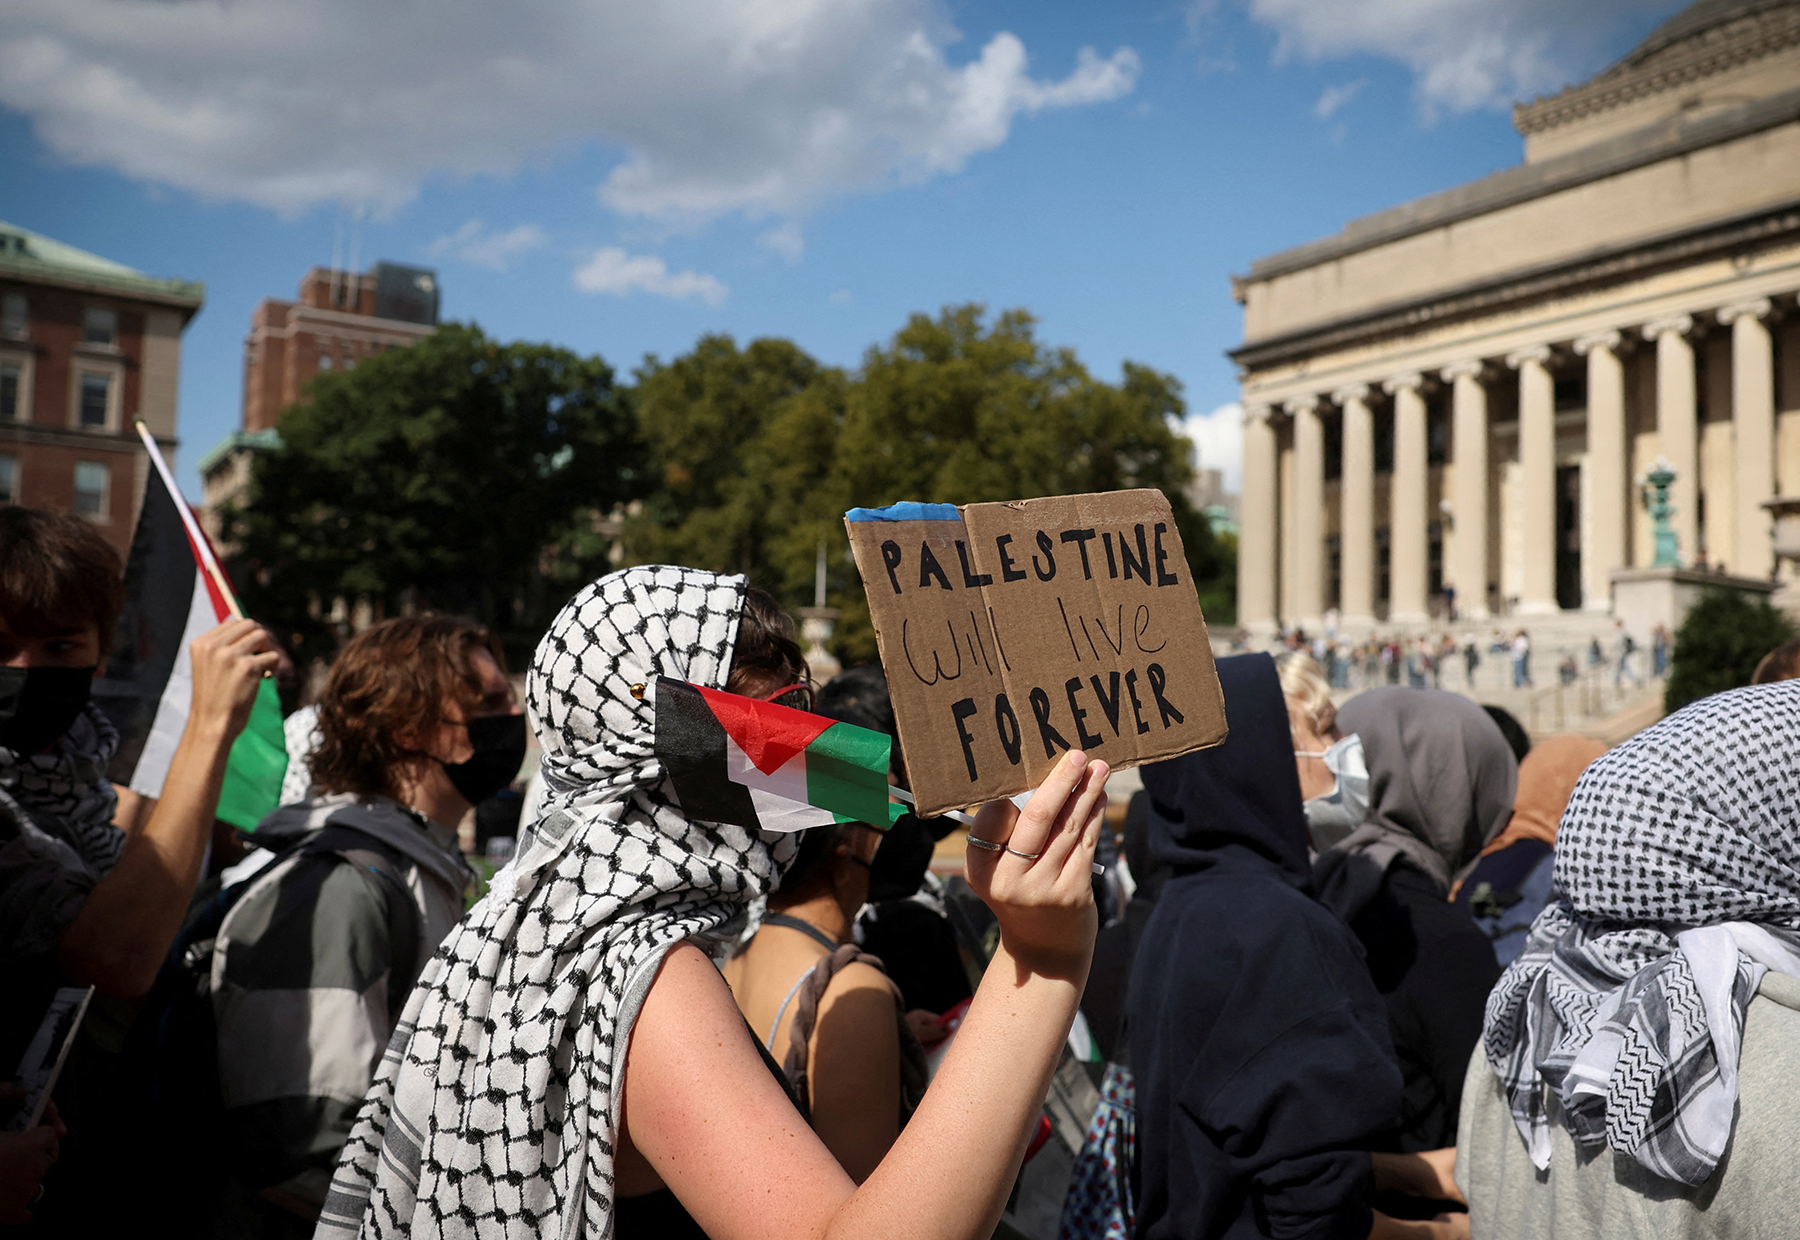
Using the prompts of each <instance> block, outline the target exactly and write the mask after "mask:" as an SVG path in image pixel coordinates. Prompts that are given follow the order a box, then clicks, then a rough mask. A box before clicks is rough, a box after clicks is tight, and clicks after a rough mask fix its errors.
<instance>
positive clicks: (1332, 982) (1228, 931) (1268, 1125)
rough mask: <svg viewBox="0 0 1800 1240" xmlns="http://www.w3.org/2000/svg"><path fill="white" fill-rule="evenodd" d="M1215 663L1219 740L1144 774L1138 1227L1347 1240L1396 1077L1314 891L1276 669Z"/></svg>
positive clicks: (1374, 1010) (1255, 658) (1152, 1234)
mask: <svg viewBox="0 0 1800 1240" xmlns="http://www.w3.org/2000/svg"><path fill="white" fill-rule="evenodd" d="M1218 668H1219V681H1220V684H1221V686H1222V687H1223V689H1224V692H1225V714H1226V721H1227V723H1228V724H1229V725H1230V729H1231V731H1230V735H1229V737H1228V738H1227V740H1226V741H1225V743H1224V744H1222V745H1220V746H1218V747H1216V748H1214V749H1210V750H1205V751H1202V752H1200V753H1194V754H1188V755H1186V756H1185V757H1181V758H1177V759H1173V760H1171V761H1168V762H1162V763H1158V764H1156V765H1154V766H1149V767H1146V768H1145V769H1144V786H1145V788H1146V789H1147V790H1148V792H1149V793H1150V798H1151V805H1152V819H1151V845H1152V848H1153V850H1154V852H1155V854H1156V857H1157V859H1158V860H1159V861H1161V862H1163V863H1165V864H1167V865H1168V866H1170V867H1171V870H1172V873H1171V874H1170V876H1169V878H1168V881H1167V882H1166V883H1165V884H1164V885H1163V889H1162V896H1161V899H1160V900H1159V901H1158V902H1157V905H1156V911H1155V913H1154V914H1152V916H1151V918H1150V922H1149V925H1148V926H1147V927H1146V928H1145V931H1144V937H1143V941H1142V943H1141V945H1140V947H1139V950H1138V953H1137V960H1136V963H1135V966H1134V968H1133V970H1132V976H1131V998H1130V1004H1129V1013H1130V1015H1129V1022H1130V1025H1129V1031H1128V1032H1129V1038H1130V1044H1131V1057H1132V1059H1131V1062H1132V1067H1133V1069H1134V1071H1135V1073H1136V1076H1137V1105H1138V1143H1139V1144H1138V1165H1139V1175H1140V1188H1139V1197H1138V1214H1137V1235H1138V1236H1140V1237H1144V1238H1146V1240H1150V1238H1156V1240H1160V1238H1162V1237H1180V1238H1181V1240H1201V1238H1203V1237H1206V1238H1210V1237H1232V1238H1234V1240H1235V1238H1238V1237H1253V1236H1259V1237H1260V1236H1276V1237H1282V1238H1283V1240H1312V1238H1314V1237H1318V1238H1321V1240H1323V1238H1325V1237H1330V1238H1332V1240H1337V1238H1338V1237H1344V1238H1350V1237H1354V1238H1355V1240H1363V1237H1366V1236H1367V1235H1368V1234H1369V1227H1370V1223H1371V1218H1370V1211H1369V1207H1368V1205H1367V1200H1368V1197H1369V1195H1370V1192H1371V1191H1372V1188H1373V1177H1372V1174H1371V1171H1370V1160H1369V1153H1368V1151H1369V1150H1370V1148H1371V1147H1372V1145H1373V1144H1374V1142H1375V1140H1376V1139H1377V1136H1378V1134H1379V1133H1381V1131H1382V1130H1383V1129H1385V1128H1388V1127H1389V1126H1391V1125H1392V1124H1393V1122H1394V1120H1395V1118H1396V1116H1397V1114H1398V1112H1399V1108H1400V1089H1401V1081H1400V1071H1399V1068H1398V1066H1397V1065H1396V1063H1395V1061H1394V1053H1393V1047H1392V1045H1391V1043H1390V1042H1389V1039H1388V1029H1387V1020H1386V1016H1385V1013H1384V1011H1383V1005H1382V1001H1381V997H1380V996H1379V995H1378V994H1377V993H1376V992H1375V987H1374V985H1373V983H1371V982H1370V980H1369V976H1368V970H1367V967H1366V966H1365V965H1364V963H1363V957H1362V949H1361V948H1360V946H1359V945H1358V944H1357V941H1356V937H1355V935H1353V934H1352V933H1351V932H1350V930H1349V928H1348V927H1347V926H1345V925H1344V923H1343V922H1342V921H1340V920H1339V919H1338V918H1337V917H1336V916H1334V915H1333V914H1332V913H1331V912H1330V911H1329V910H1328V909H1326V908H1325V907H1324V906H1323V905H1321V904H1319V903H1318V902H1317V901H1316V900H1314V899H1313V896H1312V886H1311V883H1312V879H1311V871H1310V868H1309V867H1308V864H1307V856H1306V824H1305V821H1304V818H1303V817H1302V814H1301V809H1300V784H1299V777H1298V775H1297V774H1296V772H1295V769H1294V759H1293V752H1292V751H1293V743H1292V740H1291V738H1290V736H1289V732H1288V722H1287V709H1286V705H1285V704H1284V702H1283V700H1282V696H1281V687H1280V683H1279V681H1277V679H1276V676H1275V665H1274V662H1273V661H1272V660H1271V659H1270V658H1269V657H1268V656H1267V655H1261V654H1255V655H1243V656H1240V657H1237V658H1230V659H1222V660H1220V661H1219V664H1218Z"/></svg>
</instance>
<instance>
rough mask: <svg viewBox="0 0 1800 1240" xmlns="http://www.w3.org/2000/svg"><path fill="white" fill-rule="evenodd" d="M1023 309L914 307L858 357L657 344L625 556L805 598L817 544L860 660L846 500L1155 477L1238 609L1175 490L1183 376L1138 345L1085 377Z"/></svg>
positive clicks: (945, 499) (1205, 589) (947, 498)
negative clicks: (642, 473)
mask: <svg viewBox="0 0 1800 1240" xmlns="http://www.w3.org/2000/svg"><path fill="white" fill-rule="evenodd" d="M1033 326H1034V320H1033V319H1032V317H1031V316H1030V315H1029V314H1027V313H1025V312H1024V311H1010V312H1008V313H1005V314H1002V315H1000V316H999V317H998V318H997V319H996V320H994V321H993V322H992V323H991V324H990V323H989V322H988V321H987V319H986V316H985V315H984V313H983V311H982V309H981V308H980V307H979V306H973V305H969V306H958V307H951V308H948V309H946V310H944V311H943V312H942V313H941V314H939V315H938V316H937V317H936V318H930V317H927V316H925V315H914V316H913V317H912V318H911V319H910V320H909V321H908V322H907V324H906V326H905V327H903V328H902V329H901V330H900V331H899V332H898V333H897V334H896V335H895V336H894V338H893V340H892V341H891V342H889V343H887V344H886V345H881V346H877V347H875V348H872V349H870V350H869V352H868V353H867V354H866V355H865V357H864V359H863V364H862V366H861V368H860V369H859V370H858V371H857V372H855V373H854V374H845V373H843V372H842V371H839V370H836V369H833V368H830V367H825V366H821V365H820V364H818V363H817V362H815V361H813V360H812V359H811V358H809V357H807V356H806V355H805V354H804V353H802V352H801V351H800V350H799V349H798V348H796V347H795V346H793V345H792V344H789V343H787V342H785V341H774V340H758V341H755V342H753V343H752V344H750V345H749V346H748V347H747V348H744V349H741V350H740V349H738V348H737V347H736V345H735V344H734V343H733V342H732V341H731V340H730V339H729V338H727V337H720V336H712V337H707V338H706V339H704V340H702V341H701V342H700V344H699V345H698V346H697V347H696V348H695V350H694V351H693V352H692V353H691V354H688V355H687V356H685V357H682V358H678V359H676V360H675V361H673V362H670V363H668V364H666V365H665V364H663V363H661V362H658V361H656V360H655V359H651V360H650V361H649V362H647V363H646V365H645V367H644V368H643V370H641V371H640V372H639V402H638V412H639V417H640V419H641V425H642V431H643V435H644V437H645V439H646V440H647V441H648V442H649V444H650V445H651V447H652V449H653V451H654V452H655V454H656V458H657V463H658V469H659V470H660V474H659V476H658V478H657V483H656V488H655V491H654V493H653V494H652V495H651V497H650V498H649V499H648V500H647V501H646V503H645V506H644V510H643V514H642V516H641V517H640V518H638V519H637V520H635V521H633V522H631V523H629V524H628V526H627V529H626V553H627V558H628V559H629V560H630V561H631V562H634V563H644V562H649V561H655V560H672V561H675V562H678V563H683V564H689V565H692V566H695V567H703V568H714V569H719V570H729V571H737V572H746V573H749V574H750V576H751V578H752V580H754V581H756V582H757V583H758V584H761V585H763V586H764V587H765V588H768V589H770V590H772V591H773V592H775V593H776V594H777V595H778V596H779V597H780V598H781V599H782V601H783V602H785V603H787V604H788V605H790V606H800V605H805V604H809V603H811V602H812V601H813V582H814V573H815V566H816V563H817V555H818V548H819V547H820V545H821V544H823V545H824V547H825V548H826V550H827V564H828V573H827V602H828V603H829V604H830V605H832V606H835V607H838V608H840V609H842V611H843V613H844V615H843V619H842V620H841V621H840V623H839V628H838V637H837V641H836V645H837V647H838V652H839V654H840V655H841V656H843V657H845V658H847V659H855V658H870V657H873V655H874V653H875V646H874V635H873V632H872V630H871V628H870V626H869V619H868V607H867V602H866V600H865V599H864V597H863V591H862V586H861V583H860V581H859V580H858V578H857V576H856V572H855V568H854V566H853V565H852V563H851V560H850V556H849V549H848V546H847V544H846V542H845V538H844V532H843V523H842V517H843V513H844V511H845V510H846V509H848V508H852V507H856V506H859V505H860V506H866V507H874V506H880V505H884V504H890V503H894V502H897V501H900V500H908V499H912V500H926V501H933V502H942V503H956V504H966V503H976V502H982V501H994V500H1010V499H1028V498H1032V497H1035V496H1040V495H1061V494H1072V493H1078V492H1084V491H1107V490H1114V489H1118V488H1123V487H1138V486H1145V487H1160V488H1161V489H1162V490H1163V491H1164V492H1165V493H1166V494H1167V495H1168V496H1169V499H1170V502H1171V504H1172V505H1173V506H1174V509H1175V515H1176V521H1177V523H1178V525H1179V528H1180V530H1181V534H1182V540H1183V543H1184V544H1185V546H1186V548H1187V553H1188V560H1189V564H1190V567H1191V569H1192V571H1193V573H1194V578H1195V580H1196V581H1197V582H1199V583H1201V585H1202V602H1203V604H1204V605H1205V606H1207V607H1208V608H1209V610H1210V611H1211V612H1212V613H1213V615H1214V617H1215V619H1221V620H1228V619H1230V615H1229V613H1230V610H1231V596H1230V589H1231V577H1232V574H1233V568H1234V566H1233V565H1232V564H1231V563H1230V561H1229V559H1228V558H1227V556H1226V555H1225V554H1224V552H1223V549H1222V548H1221V547H1220V545H1219V544H1218V543H1216V542H1215V541H1214V539H1213V538H1212V536H1211V532H1210V530H1209V528H1208V527H1207V525H1206V523H1205V520H1204V519H1203V518H1201V517H1200V516H1199V515H1198V514H1197V513H1195V512H1194V511H1193V510H1192V508H1191V507H1190V506H1189V505H1188V503H1187V500H1186V498H1185V496H1184V495H1183V491H1182V489H1183V487H1184V486H1185V484H1186V483H1187V482H1188V481H1189V480H1190V479H1191V477H1192V468H1191V466H1190V465H1189V447H1188V443H1187V441H1186V440H1185V439H1184V438H1182V437H1181V436H1180V435H1179V434H1178V433H1177V432H1176V431H1175V429H1174V426H1173V423H1174V422H1176V421H1178V420H1179V419H1180V418H1181V416H1182V413H1183V411H1184V406H1183V404H1182V400H1181V392H1180V385H1179V384H1178V383H1177V382H1176V380H1175V379H1174V378H1173V377H1171V376H1168V375H1164V374H1159V373H1158V372H1156V371H1154V370H1151V369H1149V368H1148V367H1144V366H1139V365H1136V364H1134V363H1129V362H1128V363H1126V365H1125V367H1124V373H1123V375H1122V377H1121V380H1120V382H1119V383H1117V384H1111V383H1106V382H1103V381H1101V380H1098V379H1095V378H1094V377H1093V376H1092V375H1090V374H1089V373H1088V371H1087V369H1086V367H1084V366H1083V365H1082V364H1081V362H1080V361H1079V359H1077V357H1076V356H1075V354H1074V352H1073V351H1071V350H1069V349H1058V348H1050V347H1048V346H1046V345H1044V344H1041V343H1040V342H1039V341H1038V340H1037V339H1036V337H1035V335H1034V332H1033ZM1220 613H1224V614H1220Z"/></svg>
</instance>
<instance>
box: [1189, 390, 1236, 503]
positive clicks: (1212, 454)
mask: <svg viewBox="0 0 1800 1240" xmlns="http://www.w3.org/2000/svg"><path fill="white" fill-rule="evenodd" d="M1181 433H1182V434H1184V435H1186V436H1187V437H1188V438H1189V439H1191V440H1192V441H1193V443H1194V467H1195V468H1196V469H1216V470H1219V471H1220V472H1222V473H1223V474H1224V475H1225V489H1226V490H1227V491H1228V492H1231V493H1233V494H1235V493H1237V492H1239V491H1240V490H1241V489H1242V486H1243V479H1244V407H1243V406H1242V405H1240V404H1238V403H1237V402H1236V401H1233V402H1232V403H1231V404H1229V405H1220V406H1219V407H1218V408H1217V409H1214V410H1213V411H1212V412H1211V413H1207V414H1198V413H1195V414H1189V415H1188V417H1187V420H1186V421H1185V422H1183V423H1182V425H1181Z"/></svg>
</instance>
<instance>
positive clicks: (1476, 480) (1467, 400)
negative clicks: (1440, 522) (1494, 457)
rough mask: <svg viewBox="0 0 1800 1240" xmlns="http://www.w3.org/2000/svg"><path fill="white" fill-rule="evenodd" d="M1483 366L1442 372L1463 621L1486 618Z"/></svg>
mask: <svg viewBox="0 0 1800 1240" xmlns="http://www.w3.org/2000/svg"><path fill="white" fill-rule="evenodd" d="M1483 369H1484V367H1483V364H1482V363H1481V362H1479V361H1467V362H1457V363H1456V364H1455V365H1454V366H1448V367H1445V369H1444V381H1445V382H1447V383H1449V384H1451V385H1452V387H1451V393H1450V401H1451V409H1450V417H1451V420H1452V430H1453V432H1454V433H1453V434H1452V436H1451V442H1452V443H1453V444H1454V451H1455V453H1456V469H1455V471H1454V477H1453V487H1452V491H1451V497H1450V508H1451V515H1452V517H1453V518H1454V519H1455V521H1456V563H1455V564H1454V565H1453V566H1452V568H1451V572H1452V576H1451V581H1452V582H1453V583H1454V584H1455V586H1456V610H1457V612H1458V613H1459V614H1460V615H1461V616H1462V618H1463V619H1465V620H1486V619H1487V618H1488V401H1487V387H1486V385H1485V384H1483V383H1482V372H1483Z"/></svg>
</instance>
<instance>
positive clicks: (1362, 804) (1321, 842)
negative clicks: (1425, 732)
mask: <svg viewBox="0 0 1800 1240" xmlns="http://www.w3.org/2000/svg"><path fill="white" fill-rule="evenodd" d="M1294 756H1295V757H1299V758H1318V759H1320V760H1321V761H1323V762H1324V763H1325V769H1326V770H1328V771H1330V772H1331V775H1332V785H1331V791H1330V792H1327V793H1325V794H1323V795H1322V796H1316V797H1312V798H1310V799H1308V800H1307V802H1306V803H1305V804H1304V805H1302V806H1301V809H1302V810H1304V811H1305V813H1306V831H1307V835H1308V836H1310V837H1311V840H1312V848H1313V851H1314V852H1316V853H1322V852H1324V851H1325V850H1326V849H1328V848H1330V847H1332V846H1333V845H1335V844H1338V843H1340V842H1341V841H1342V840H1343V839H1344V837H1346V836H1348V835H1349V834H1350V833H1351V832H1352V831H1354V830H1356V828H1358V827H1360V826H1361V825H1362V821H1363V818H1364V817H1365V816H1366V815H1367V814H1368V812H1369V766H1368V763H1367V762H1366V761H1364V759H1363V744H1362V737H1360V736H1357V735H1356V734H1354V733H1352V734H1351V735H1349V736H1346V737H1345V738H1344V739H1343V740H1341V741H1338V742H1337V743H1336V744H1335V745H1333V746H1331V748H1329V749H1327V750H1325V752H1323V753H1306V752H1304V751H1302V750H1298V749H1296V750H1295V751H1294Z"/></svg>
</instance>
